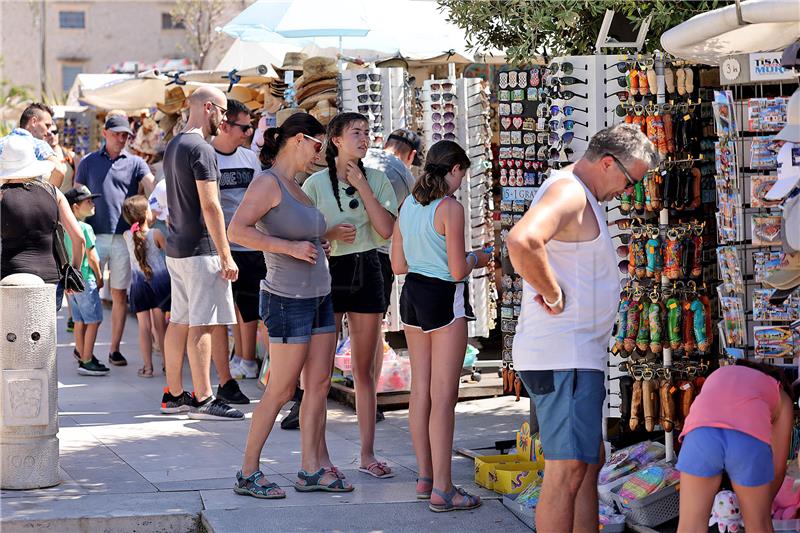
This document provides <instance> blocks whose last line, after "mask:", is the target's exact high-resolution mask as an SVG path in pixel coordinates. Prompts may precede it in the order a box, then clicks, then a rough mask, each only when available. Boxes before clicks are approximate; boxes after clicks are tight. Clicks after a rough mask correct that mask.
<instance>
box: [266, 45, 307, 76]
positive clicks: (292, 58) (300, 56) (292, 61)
mask: <svg viewBox="0 0 800 533" xmlns="http://www.w3.org/2000/svg"><path fill="white" fill-rule="evenodd" d="M306 57H308V56H306V55H305V54H304V53H302V52H286V55H284V56H283V64H282V65H281V66H280V67H279V66H277V65H272V68H274V69H275V72H277V73H278V76H280V78H281V80H283V77H284V74H285V73H286V71H289V70H293V71H294V72H302V71H303V62H304V61H305V60H306Z"/></svg>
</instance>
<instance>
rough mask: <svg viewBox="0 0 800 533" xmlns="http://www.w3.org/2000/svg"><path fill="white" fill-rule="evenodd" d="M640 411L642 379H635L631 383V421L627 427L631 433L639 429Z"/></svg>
mask: <svg viewBox="0 0 800 533" xmlns="http://www.w3.org/2000/svg"><path fill="white" fill-rule="evenodd" d="M641 411H642V379H641V378H637V379H636V380H635V381H634V382H633V393H632V394H631V419H630V422H629V423H628V427H629V428H630V430H631V431H636V430H637V429H639V423H640V422H639V420H640V413H641Z"/></svg>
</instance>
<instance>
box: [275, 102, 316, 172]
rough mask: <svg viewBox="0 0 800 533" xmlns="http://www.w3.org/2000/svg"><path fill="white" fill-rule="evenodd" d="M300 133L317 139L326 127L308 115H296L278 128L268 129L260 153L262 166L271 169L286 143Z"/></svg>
mask: <svg viewBox="0 0 800 533" xmlns="http://www.w3.org/2000/svg"><path fill="white" fill-rule="evenodd" d="M298 133H302V134H304V135H309V136H311V137H316V136H317V135H323V134H324V133H325V126H323V125H322V124H320V122H319V120H317V119H316V118H314V117H312V116H311V115H309V114H308V113H295V114H294V115H291V116H290V117H289V118H287V119H286V120H284V121H283V124H281V125H280V126H279V127H277V128H267V131H265V132H264V144H263V145H262V146H261V151H260V152H259V159H260V160H261V164H263V165H264V166H265V167H267V168H269V167H271V166H272V163H274V162H275V157H277V155H278V152H280V151H281V148H283V147H284V146H286V141H287V140H288V139H290V138H292V137H294V136H295V135H297V134H298Z"/></svg>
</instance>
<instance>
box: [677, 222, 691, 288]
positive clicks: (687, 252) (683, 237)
mask: <svg viewBox="0 0 800 533" xmlns="http://www.w3.org/2000/svg"><path fill="white" fill-rule="evenodd" d="M678 240H679V241H680V242H681V253H680V261H679V263H680V278H681V279H687V278H688V277H689V274H690V273H691V272H692V262H693V261H694V255H695V254H694V241H693V240H692V232H691V231H687V230H686V228H685V227H684V226H680V227H679V228H678Z"/></svg>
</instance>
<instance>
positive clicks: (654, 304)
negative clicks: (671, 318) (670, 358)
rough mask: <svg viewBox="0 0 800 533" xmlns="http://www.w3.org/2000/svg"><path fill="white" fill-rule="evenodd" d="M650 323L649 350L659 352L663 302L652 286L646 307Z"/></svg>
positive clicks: (662, 330) (660, 347)
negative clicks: (648, 304)
mask: <svg viewBox="0 0 800 533" xmlns="http://www.w3.org/2000/svg"><path fill="white" fill-rule="evenodd" d="M648 314H649V315H650V316H649V320H648V324H649V325H650V351H651V352H653V353H655V354H658V353H661V349H662V345H661V339H662V336H663V333H664V314H665V313H664V304H662V303H661V295H660V294H658V289H656V288H653V292H651V293H650V308H649V309H648Z"/></svg>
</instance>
